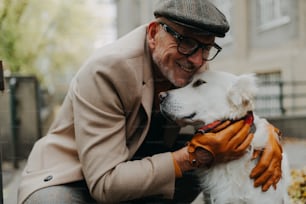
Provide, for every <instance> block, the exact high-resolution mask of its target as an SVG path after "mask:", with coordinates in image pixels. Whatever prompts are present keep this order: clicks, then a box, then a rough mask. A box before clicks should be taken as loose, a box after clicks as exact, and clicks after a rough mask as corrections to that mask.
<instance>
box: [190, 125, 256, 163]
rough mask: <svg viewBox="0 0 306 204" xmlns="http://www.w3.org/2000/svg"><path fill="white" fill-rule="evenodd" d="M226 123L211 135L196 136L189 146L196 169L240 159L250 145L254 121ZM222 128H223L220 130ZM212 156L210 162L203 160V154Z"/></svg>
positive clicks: (199, 134) (215, 129) (191, 160)
mask: <svg viewBox="0 0 306 204" xmlns="http://www.w3.org/2000/svg"><path fill="white" fill-rule="evenodd" d="M229 123H230V122H229V121H226V122H224V123H222V124H220V125H219V126H217V127H216V128H214V129H213V130H212V131H211V132H209V133H204V134H201V133H198V134H196V135H195V136H194V137H193V138H192V139H191V141H190V142H189V144H188V152H189V160H190V162H191V164H192V165H193V166H195V167H205V166H206V167H208V166H210V165H211V164H212V163H220V162H225V161H230V160H234V159H238V158H240V157H241V156H242V155H243V154H244V153H245V151H246V149H247V148H248V146H249V145H250V143H251V141H252V139H253V134H252V133H249V132H250V126H251V124H252V121H245V120H240V121H237V122H235V123H233V124H229ZM220 127H221V128H220ZM207 152H208V153H210V154H211V156H212V159H211V160H210V161H208V160H207V159H206V160H204V161H203V160H202V159H201V155H203V153H204V154H205V155H207Z"/></svg>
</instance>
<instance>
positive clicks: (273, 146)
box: [250, 124, 283, 191]
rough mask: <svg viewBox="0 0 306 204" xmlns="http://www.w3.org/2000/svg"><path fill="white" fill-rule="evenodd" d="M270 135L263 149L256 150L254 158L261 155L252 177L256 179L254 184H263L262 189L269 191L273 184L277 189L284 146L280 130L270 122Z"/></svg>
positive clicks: (256, 185)
mask: <svg viewBox="0 0 306 204" xmlns="http://www.w3.org/2000/svg"><path fill="white" fill-rule="evenodd" d="M268 129H269V136H268V140H267V144H266V146H265V148H264V149H263V150H257V151H254V154H253V159H255V158H258V157H259V156H260V159H259V162H258V163H257V165H256V166H255V168H254V169H253V170H252V172H251V175H250V177H251V178H253V179H254V186H255V187H258V186H262V187H261V188H262V191H267V190H268V189H269V188H270V186H271V185H273V187H274V189H276V184H277V183H278V181H279V180H280V178H281V175H282V169H281V162H282V152H283V150H282V146H281V144H280V141H279V137H280V136H281V133H280V131H279V130H278V129H277V128H275V127H274V126H273V125H271V124H269V127H268Z"/></svg>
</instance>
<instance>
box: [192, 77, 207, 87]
mask: <svg viewBox="0 0 306 204" xmlns="http://www.w3.org/2000/svg"><path fill="white" fill-rule="evenodd" d="M202 84H206V81H204V80H202V79H198V80H196V81H195V82H194V83H193V84H192V86H193V87H198V86H201V85H202Z"/></svg>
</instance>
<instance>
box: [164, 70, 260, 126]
mask: <svg viewBox="0 0 306 204" xmlns="http://www.w3.org/2000/svg"><path fill="white" fill-rule="evenodd" d="M256 90H257V87H256V78H255V76H254V75H253V74H248V75H240V76H236V75H233V74H230V73H226V72H220V71H212V70H207V71H205V72H202V73H199V74H197V75H196V76H195V77H194V79H193V80H192V82H191V83H190V84H188V85H187V86H185V87H183V88H179V89H174V90H170V91H168V92H162V93H160V109H161V112H162V113H163V114H164V115H165V116H166V117H167V118H169V119H171V120H173V121H175V122H177V123H178V124H179V125H181V126H184V125H194V126H197V125H204V124H209V123H211V122H213V121H216V120H224V119H239V118H241V117H243V116H245V115H246V114H247V112H248V111H251V110H253V109H254V96H255V94H256Z"/></svg>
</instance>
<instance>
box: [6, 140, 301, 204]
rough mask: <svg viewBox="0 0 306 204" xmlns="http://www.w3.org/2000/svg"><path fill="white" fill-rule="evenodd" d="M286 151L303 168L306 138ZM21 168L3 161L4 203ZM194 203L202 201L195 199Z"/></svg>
mask: <svg viewBox="0 0 306 204" xmlns="http://www.w3.org/2000/svg"><path fill="white" fill-rule="evenodd" d="M283 143H284V151H285V152H286V153H287V155H288V159H289V164H290V168H291V169H301V168H303V167H305V166H306V160H305V158H306V139H296V138H286V139H285V140H284V141H283ZM19 164H20V168H19V169H14V168H13V166H12V164H10V163H5V162H4V163H3V164H2V168H3V170H2V171H3V173H2V175H3V186H4V189H3V201H4V204H16V203H17V189H18V185H19V181H20V175H21V172H22V170H23V168H24V165H25V161H24V162H20V163H19ZM193 203H201V202H198V200H197V201H195V202H193Z"/></svg>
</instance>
